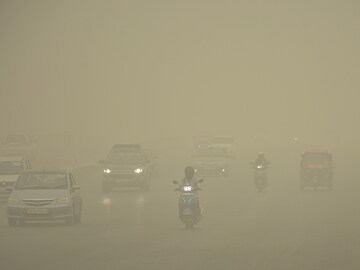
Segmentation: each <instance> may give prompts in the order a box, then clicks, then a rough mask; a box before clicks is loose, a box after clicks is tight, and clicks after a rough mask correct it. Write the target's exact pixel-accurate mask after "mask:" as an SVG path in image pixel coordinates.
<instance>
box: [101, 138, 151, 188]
mask: <svg viewBox="0 0 360 270" xmlns="http://www.w3.org/2000/svg"><path fill="white" fill-rule="evenodd" d="M100 163H101V164H103V177H102V187H103V191H104V192H110V191H112V190H113V188H124V187H137V188H140V189H141V190H143V191H147V190H149V185H150V180H151V168H150V164H151V161H150V160H148V159H147V155H146V154H145V152H144V151H143V150H142V148H141V145H138V144H117V145H114V147H113V148H112V149H111V151H110V153H109V154H108V156H107V158H106V159H105V160H101V161H100Z"/></svg>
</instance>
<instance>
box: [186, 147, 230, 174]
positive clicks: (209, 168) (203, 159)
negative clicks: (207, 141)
mask: <svg viewBox="0 0 360 270" xmlns="http://www.w3.org/2000/svg"><path fill="white" fill-rule="evenodd" d="M193 158H194V168H195V173H196V175H197V176H204V177H217V176H220V177H226V176H228V175H229V170H228V161H227V158H228V155H227V152H226V150H225V149H223V148H204V149H200V150H198V151H197V153H196V155H195V156H193Z"/></svg>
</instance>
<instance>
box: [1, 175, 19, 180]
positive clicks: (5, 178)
mask: <svg viewBox="0 0 360 270" xmlns="http://www.w3.org/2000/svg"><path fill="white" fill-rule="evenodd" d="M18 177H19V175H18V174H2V175H0V182H15V181H16V180H17V179H18Z"/></svg>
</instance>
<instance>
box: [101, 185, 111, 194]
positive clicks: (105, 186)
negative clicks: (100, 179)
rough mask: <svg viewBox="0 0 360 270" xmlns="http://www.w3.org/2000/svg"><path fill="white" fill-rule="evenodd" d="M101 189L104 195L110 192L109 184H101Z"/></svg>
mask: <svg viewBox="0 0 360 270" xmlns="http://www.w3.org/2000/svg"><path fill="white" fill-rule="evenodd" d="M102 189H103V192H104V193H109V192H111V191H112V189H111V186H110V185H109V184H105V183H103V184H102Z"/></svg>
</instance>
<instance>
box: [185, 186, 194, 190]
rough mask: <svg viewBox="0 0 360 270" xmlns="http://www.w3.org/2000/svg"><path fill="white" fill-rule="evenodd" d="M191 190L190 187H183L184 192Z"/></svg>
mask: <svg viewBox="0 0 360 270" xmlns="http://www.w3.org/2000/svg"><path fill="white" fill-rule="evenodd" d="M191 190H192V186H185V187H184V191H191Z"/></svg>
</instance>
